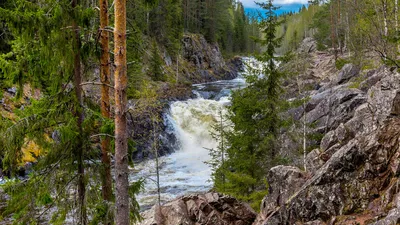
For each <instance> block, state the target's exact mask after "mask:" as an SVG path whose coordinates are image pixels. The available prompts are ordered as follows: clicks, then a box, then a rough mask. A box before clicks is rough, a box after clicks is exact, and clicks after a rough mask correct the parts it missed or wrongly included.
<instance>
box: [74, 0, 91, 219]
mask: <svg viewBox="0 0 400 225" xmlns="http://www.w3.org/2000/svg"><path fill="white" fill-rule="evenodd" d="M71 5H72V8H76V7H77V5H78V3H77V0H72V2H71ZM74 19H76V18H74ZM72 26H73V28H74V29H73V30H74V41H75V46H74V51H75V55H74V86H75V95H76V99H77V101H78V106H77V107H76V109H75V112H74V114H75V117H76V119H77V125H78V129H79V133H80V134H82V133H83V128H82V124H83V120H84V115H83V109H82V105H83V97H82V87H81V83H82V75H81V55H80V48H81V39H80V31H79V27H78V25H77V24H76V21H75V20H74V21H73V25H72ZM76 143H77V148H76V150H75V157H76V161H77V165H78V208H79V209H78V210H79V214H78V216H79V218H78V219H79V224H81V225H86V224H87V221H86V217H87V215H86V204H85V192H86V190H85V189H86V188H85V177H84V176H85V169H84V165H83V150H84V148H83V140H82V138H81V135H80V137H79V138H78V140H76Z"/></svg>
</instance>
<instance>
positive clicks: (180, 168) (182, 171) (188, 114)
mask: <svg viewBox="0 0 400 225" xmlns="http://www.w3.org/2000/svg"><path fill="white" fill-rule="evenodd" d="M245 84H246V83H245V80H244V78H243V77H242V76H239V77H238V78H236V79H234V80H221V81H216V82H211V83H204V84H196V85H193V92H194V93H195V94H196V95H197V98H195V99H190V100H187V101H176V102H172V103H171V105H170V112H169V113H168V115H166V117H165V119H166V120H168V121H167V124H169V126H170V128H171V129H172V131H173V132H174V134H175V136H176V137H177V139H178V142H179V147H178V149H176V151H175V152H174V153H172V154H171V155H168V156H164V157H161V158H160V163H159V164H160V166H159V168H160V189H161V201H162V202H167V201H169V200H172V199H175V198H177V197H179V196H182V195H187V194H194V193H200V192H207V191H209V190H210V189H211V188H212V183H211V181H210V176H211V168H210V167H209V166H208V165H207V164H205V163H204V162H205V161H207V160H208V159H209V155H208V150H207V149H206V148H215V147H216V146H217V145H218V143H217V142H216V141H215V140H213V138H212V137H211V135H210V129H211V126H212V125H213V124H214V123H215V122H216V121H217V118H218V117H219V116H218V115H219V113H220V111H221V110H222V111H223V112H224V111H226V106H227V105H229V103H230V93H231V90H233V89H237V88H240V87H244V86H245ZM155 168H156V166H155V161H154V160H149V161H147V162H144V163H140V164H138V165H135V172H132V173H131V176H130V180H131V181H134V180H137V179H139V178H141V177H142V178H144V179H145V184H144V190H143V191H142V192H141V193H140V194H139V195H138V196H137V199H138V202H139V204H140V206H141V209H142V210H144V209H148V208H150V207H151V206H153V205H154V204H156V203H157V199H158V194H157V184H156V179H157V177H156V169H155Z"/></svg>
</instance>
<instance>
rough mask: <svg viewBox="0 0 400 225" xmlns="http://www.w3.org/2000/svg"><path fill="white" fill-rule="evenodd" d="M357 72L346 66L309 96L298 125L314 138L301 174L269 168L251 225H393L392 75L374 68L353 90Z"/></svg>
mask: <svg viewBox="0 0 400 225" xmlns="http://www.w3.org/2000/svg"><path fill="white" fill-rule="evenodd" d="M359 73H360V70H359V68H357V67H355V66H353V65H351V64H347V65H345V66H344V67H343V69H342V70H341V71H339V73H338V76H337V79H332V80H331V81H329V82H327V83H325V84H323V85H321V88H320V89H319V90H313V91H311V92H310V93H311V94H310V95H311V99H310V101H309V102H308V103H307V105H306V108H305V116H306V118H305V119H306V121H307V123H312V124H314V125H315V126H314V127H313V128H312V131H311V132H313V133H319V134H321V135H322V139H320V140H319V141H317V142H315V143H314V145H315V146H316V148H315V149H314V150H313V151H311V152H310V153H308V155H307V157H306V160H305V161H306V167H307V169H308V170H307V172H302V171H301V170H300V169H298V168H295V167H284V166H279V167H274V168H272V169H271V171H270V172H269V174H268V178H269V184H270V191H269V192H270V194H269V195H268V196H266V197H265V198H264V200H263V202H262V204H261V213H260V214H259V215H258V217H257V220H256V222H255V223H254V225H279V224H282V225H283V224H285V225H286V224H309V225H311V224H316V225H317V224H318V225H319V224H343V225H344V224H376V225H378V224H379V225H386V224H387V225H389V224H400V188H399V185H400V181H399V179H398V176H399V175H400V158H399V156H400V141H399V140H400V117H399V115H400V107H399V105H400V74H399V73H396V72H391V70H390V69H389V68H386V67H382V68H380V69H378V70H373V71H370V72H367V73H364V77H363V78H364V81H362V82H361V83H360V85H358V87H354V86H355V85H354V83H353V82H352V78H354V77H357V76H360V75H359ZM293 112H296V113H295V115H298V118H299V119H304V117H303V118H301V117H302V115H303V116H304V110H303V109H302V108H299V109H296V110H293Z"/></svg>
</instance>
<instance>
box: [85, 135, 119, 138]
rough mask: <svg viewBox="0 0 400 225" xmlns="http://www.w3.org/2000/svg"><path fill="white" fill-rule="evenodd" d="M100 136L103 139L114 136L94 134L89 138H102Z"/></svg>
mask: <svg viewBox="0 0 400 225" xmlns="http://www.w3.org/2000/svg"><path fill="white" fill-rule="evenodd" d="M102 136H104V137H110V138H115V136H112V135H110V134H94V135H92V136H90V138H95V137H102Z"/></svg>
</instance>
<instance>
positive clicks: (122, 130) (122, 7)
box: [114, 0, 129, 225]
mask: <svg viewBox="0 0 400 225" xmlns="http://www.w3.org/2000/svg"><path fill="white" fill-rule="evenodd" d="M114 9H115V12H114V13H115V30H114V43H115V44H114V54H115V56H114V57H115V79H114V80H115V182H116V203H115V204H116V215H115V221H116V224H117V225H129V193H128V189H129V183H128V134H127V117H126V116H127V94H126V91H127V83H128V77H127V66H126V0H115V6H114Z"/></svg>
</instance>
